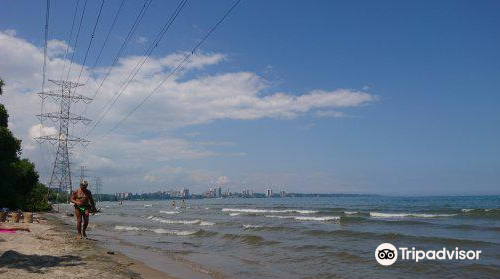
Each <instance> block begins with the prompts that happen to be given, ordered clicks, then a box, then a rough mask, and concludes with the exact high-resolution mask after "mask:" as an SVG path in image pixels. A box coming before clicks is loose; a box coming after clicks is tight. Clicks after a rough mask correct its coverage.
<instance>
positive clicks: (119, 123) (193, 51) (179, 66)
mask: <svg viewBox="0 0 500 279" xmlns="http://www.w3.org/2000/svg"><path fill="white" fill-rule="evenodd" d="M240 2H241V0H238V1H236V2H235V3H234V4H233V5H232V6H231V8H229V10H227V11H226V13H225V14H224V15H223V16H222V18H220V19H219V21H217V23H216V24H215V25H214V26H213V27H212V28H211V29H210V31H209V32H208V33H207V34H205V36H204V37H203V38H202V39H201V40H200V41H199V42H198V44H196V46H195V47H194V48H193V49H192V50H191V52H190V53H189V54H188V55H186V57H185V58H184V59H183V60H182V61H181V62H180V63H179V64H178V65H177V67H175V68H174V69H173V70H172V71H170V73H169V74H168V75H167V76H166V77H165V78H164V79H163V80H162V81H161V82H160V84H158V86H156V87H155V89H153V91H151V93H149V94H148V96H146V98H144V100H142V101H141V102H140V103H139V104H138V105H137V106H136V107H135V108H134V109H133V110H132V111H131V112H130V113H128V114H127V115H126V116H125V117H124V118H122V119H121V120H120V121H119V122H118V123H117V124H116V125H115V126H114V127H113V128H111V129H110V130H109V131H108V132H107V133H106V134H105V135H104V136H103V137H102V138H100V139H99V140H97V141H94V142H93V143H95V142H99V141H102V140H103V139H104V138H106V137H107V136H108V135H109V134H110V133H111V132H113V131H114V130H116V128H118V127H119V126H120V125H121V124H122V123H123V122H124V121H125V120H127V119H128V118H129V117H130V116H131V115H132V114H134V113H135V112H136V111H137V110H138V109H139V108H140V107H141V106H142V105H143V104H144V103H145V102H146V101H147V100H148V99H149V98H150V97H151V96H152V95H153V94H154V93H156V91H158V89H159V88H160V87H161V86H163V84H164V83H165V82H166V81H167V80H168V79H170V77H172V76H173V74H175V73H176V72H177V71H178V70H179V69H180V68H181V67H182V66H183V65H184V63H185V62H186V61H187V60H188V59H189V58H190V57H191V56H192V55H193V54H194V53H195V52H196V50H197V49H198V48H199V47H200V46H201V45H202V44H203V43H204V42H205V41H206V40H207V39H208V37H210V35H212V33H213V32H214V31H215V30H216V29H217V27H218V26H219V25H220V24H221V23H222V22H223V21H224V20H225V19H226V18H227V17H228V16H229V14H230V13H231V12H232V11H233V10H234V8H236V6H238V4H239V3H240Z"/></svg>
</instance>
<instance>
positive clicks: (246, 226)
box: [243, 224, 263, 229]
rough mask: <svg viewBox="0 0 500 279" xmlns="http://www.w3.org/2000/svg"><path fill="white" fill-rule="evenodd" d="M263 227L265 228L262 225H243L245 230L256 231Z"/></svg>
mask: <svg viewBox="0 0 500 279" xmlns="http://www.w3.org/2000/svg"><path fill="white" fill-rule="evenodd" d="M262 227H263V226H262V225H249V224H245V225H243V228H245V229H255V228H262Z"/></svg>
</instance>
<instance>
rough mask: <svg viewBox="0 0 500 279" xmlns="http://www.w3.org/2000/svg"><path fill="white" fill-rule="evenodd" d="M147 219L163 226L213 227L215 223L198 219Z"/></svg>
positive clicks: (152, 217) (153, 217)
mask: <svg viewBox="0 0 500 279" xmlns="http://www.w3.org/2000/svg"><path fill="white" fill-rule="evenodd" d="M147 219H149V220H153V221H156V222H160V223H163V224H184V225H200V226H213V225H215V223H212V222H207V221H203V220H199V219H195V220H168V219H163V218H159V217H155V216H149V217H148V218H147Z"/></svg>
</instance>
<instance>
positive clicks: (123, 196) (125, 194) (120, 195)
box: [115, 192, 132, 200]
mask: <svg viewBox="0 0 500 279" xmlns="http://www.w3.org/2000/svg"><path fill="white" fill-rule="evenodd" d="M131 196H132V193H130V192H121V193H115V197H116V199H117V200H126V199H128V198H129V197H131Z"/></svg>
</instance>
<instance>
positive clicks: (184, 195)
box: [180, 188, 189, 199]
mask: <svg viewBox="0 0 500 279" xmlns="http://www.w3.org/2000/svg"><path fill="white" fill-rule="evenodd" d="M180 196H181V198H183V199H189V189H187V188H182V189H181V191H180Z"/></svg>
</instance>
